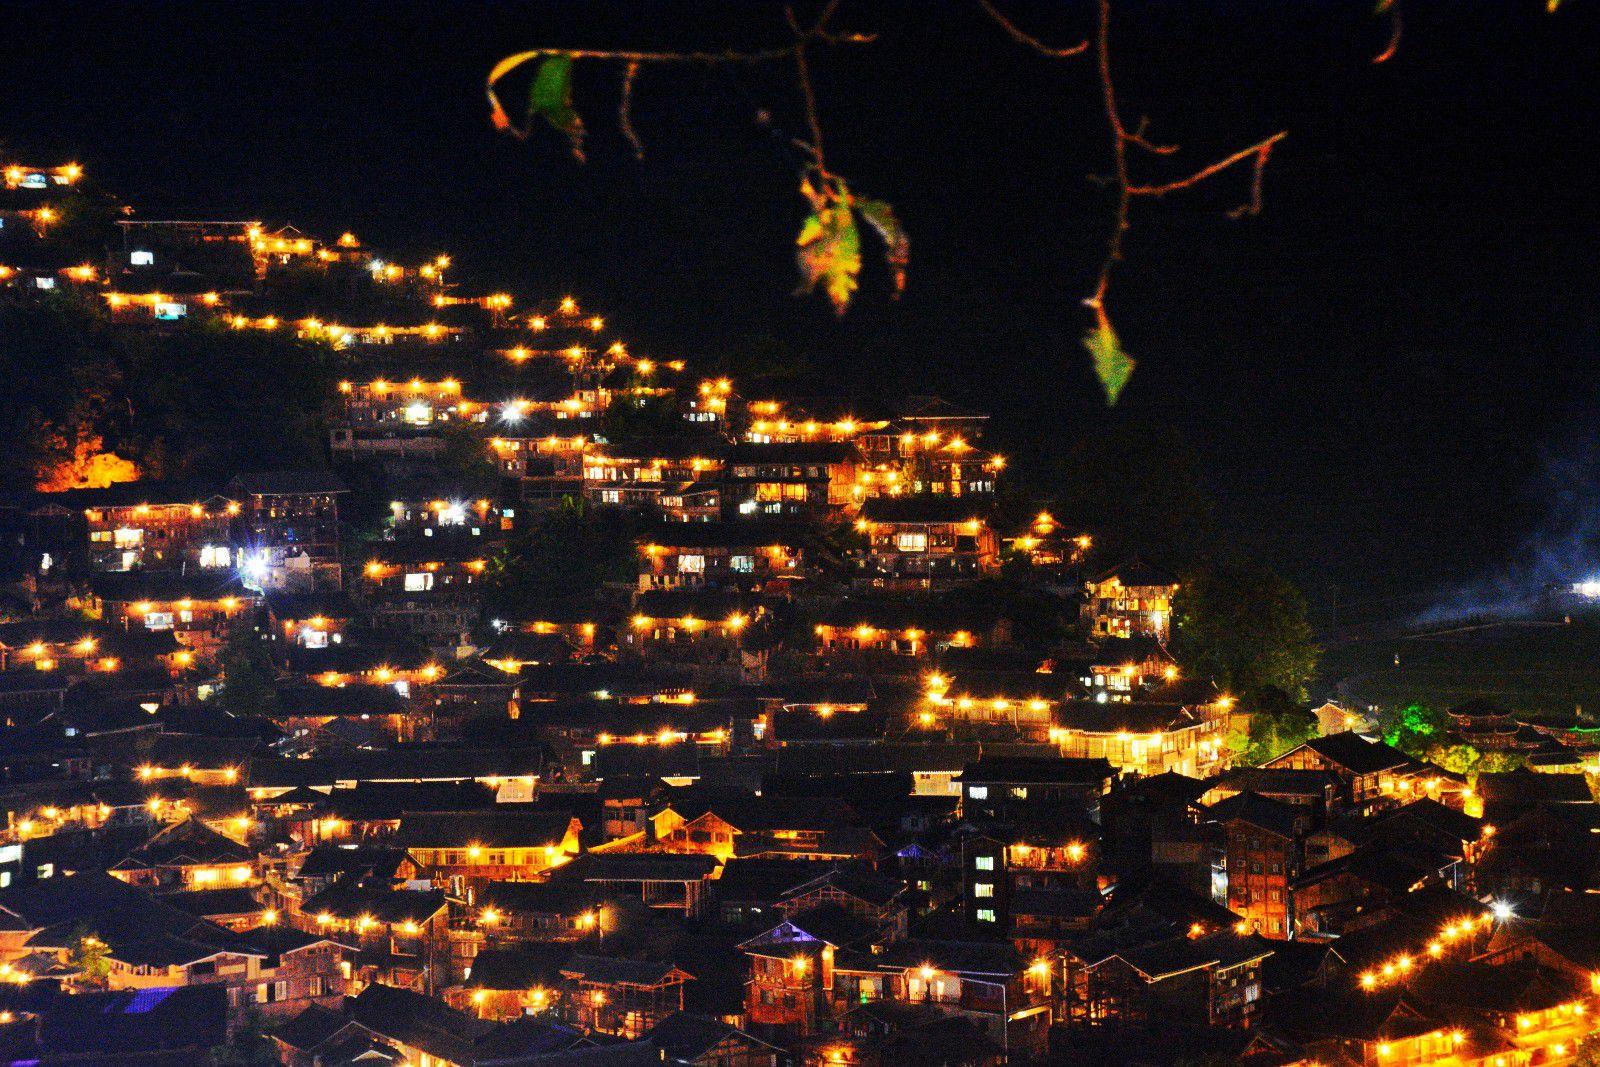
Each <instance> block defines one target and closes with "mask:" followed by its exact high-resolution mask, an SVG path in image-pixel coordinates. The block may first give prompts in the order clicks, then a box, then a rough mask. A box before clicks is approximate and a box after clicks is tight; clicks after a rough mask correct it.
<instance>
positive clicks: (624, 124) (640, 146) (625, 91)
mask: <svg viewBox="0 0 1600 1067" xmlns="http://www.w3.org/2000/svg"><path fill="white" fill-rule="evenodd" d="M638 77H639V61H638V60H637V59H633V60H629V61H628V69H627V70H625V71H623V72H622V96H621V99H620V100H618V102H617V127H618V129H620V130H621V131H622V136H624V137H626V138H627V139H628V143H629V144H630V145H632V146H633V157H634V158H635V159H643V158H644V142H643V141H641V140H639V131H638V130H636V129H634V128H633V83H634V80H635V79H636V78H638Z"/></svg>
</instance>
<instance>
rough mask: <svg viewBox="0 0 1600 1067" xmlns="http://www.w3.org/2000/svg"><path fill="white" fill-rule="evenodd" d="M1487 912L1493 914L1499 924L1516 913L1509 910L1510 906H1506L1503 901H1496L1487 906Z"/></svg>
mask: <svg viewBox="0 0 1600 1067" xmlns="http://www.w3.org/2000/svg"><path fill="white" fill-rule="evenodd" d="M1489 910H1490V911H1491V912H1493V913H1494V917H1495V918H1496V919H1498V920H1499V921H1500V922H1505V921H1506V920H1507V919H1509V918H1511V917H1512V916H1513V915H1515V914H1516V912H1514V911H1512V910H1511V905H1510V904H1507V903H1506V902H1505V901H1503V900H1497V901H1495V902H1494V903H1493V904H1491V905H1489Z"/></svg>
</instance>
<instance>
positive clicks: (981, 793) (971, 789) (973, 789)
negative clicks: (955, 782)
mask: <svg viewBox="0 0 1600 1067" xmlns="http://www.w3.org/2000/svg"><path fill="white" fill-rule="evenodd" d="M967 796H969V797H971V798H972V799H973V800H988V799H989V787H988V786H986V785H969V786H967Z"/></svg>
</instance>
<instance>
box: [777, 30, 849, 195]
mask: <svg viewBox="0 0 1600 1067" xmlns="http://www.w3.org/2000/svg"><path fill="white" fill-rule="evenodd" d="M838 8H839V0H828V4H827V6H826V7H824V8H823V9H822V13H821V14H820V15H818V16H817V20H816V22H814V23H812V25H811V28H810V29H809V30H807V29H802V28H801V26H800V21H799V20H798V19H796V18H795V15H794V8H792V7H786V8H784V9H783V15H784V18H786V19H787V20H788V21H789V28H790V29H791V30H793V31H794V38H795V40H794V69H795V75H796V77H798V78H799V81H800V96H801V99H802V100H804V102H805V107H806V125H808V126H810V127H811V144H810V145H809V146H808V147H809V148H810V150H811V158H812V159H813V161H814V162H815V163H816V166H817V173H818V174H820V175H821V176H822V177H823V178H828V177H830V175H829V174H828V164H827V162H826V159H825V157H824V156H823V154H822V119H821V118H820V117H819V116H818V114H817V90H816V88H815V87H814V86H813V85H812V84H811V64H810V63H809V61H808V60H807V59H806V46H807V45H809V44H810V43H811V40H812V39H813V38H815V37H820V36H822V35H823V33H824V31H825V29H826V27H827V25H828V20H829V19H831V18H832V17H833V13H834V12H835V11H836V10H838ZM796 143H797V144H799V143H802V142H796Z"/></svg>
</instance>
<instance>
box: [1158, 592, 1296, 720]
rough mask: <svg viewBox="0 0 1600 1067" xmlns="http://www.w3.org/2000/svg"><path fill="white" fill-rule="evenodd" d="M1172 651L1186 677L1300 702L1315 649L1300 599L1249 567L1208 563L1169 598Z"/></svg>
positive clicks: (1249, 695)
mask: <svg viewBox="0 0 1600 1067" xmlns="http://www.w3.org/2000/svg"><path fill="white" fill-rule="evenodd" d="M1172 610H1173V617H1174V627H1173V636H1172V652H1173V655H1174V656H1176V657H1177V659H1178V662H1179V664H1180V665H1181V666H1182V667H1183V668H1184V669H1185V671H1186V672H1187V673H1188V675H1189V676H1190V677H1197V678H1204V679H1207V680H1209V681H1211V682H1213V683H1215V684H1216V685H1217V686H1218V687H1220V688H1221V689H1222V690H1224V691H1225V692H1228V693H1230V694H1233V695H1234V696H1237V697H1241V698H1244V699H1246V700H1255V699H1257V698H1259V697H1261V696H1262V695H1263V693H1264V691H1265V690H1266V689H1267V688H1268V687H1272V688H1275V689H1278V690H1281V691H1282V692H1283V693H1285V694H1287V695H1288V697H1289V698H1290V699H1292V700H1295V701H1299V700H1304V699H1305V696H1306V685H1307V684H1308V683H1309V682H1310V681H1311V677H1312V674H1313V673H1314V672H1315V671H1316V667H1317V658H1318V655H1319V650H1318V648H1317V645H1316V642H1315V641H1314V640H1313V638H1312V632H1311V623H1310V620H1309V619H1308V617H1307V610H1306V599H1305V596H1304V595H1302V594H1301V592H1300V590H1299V589H1297V588H1295V586H1294V585H1292V584H1290V583H1289V582H1287V581H1285V580H1284V579H1283V578H1281V577H1279V576H1278V575H1277V574H1276V573H1275V572H1273V571H1271V570H1269V569H1267V568H1265V567H1262V566H1258V565H1255V564H1225V565H1224V564H1213V565H1211V566H1207V567H1203V568H1200V569H1198V570H1196V571H1194V572H1192V573H1191V574H1189V575H1187V576H1185V578H1184V579H1183V581H1182V583H1181V584H1180V585H1179V588H1178V595H1177V598H1176V600H1175V601H1174V603H1173V609H1172Z"/></svg>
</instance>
